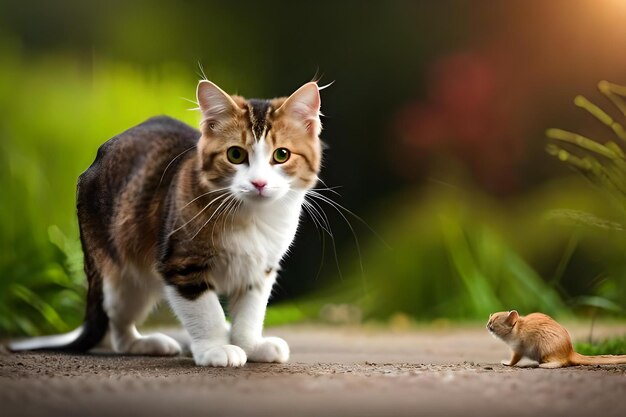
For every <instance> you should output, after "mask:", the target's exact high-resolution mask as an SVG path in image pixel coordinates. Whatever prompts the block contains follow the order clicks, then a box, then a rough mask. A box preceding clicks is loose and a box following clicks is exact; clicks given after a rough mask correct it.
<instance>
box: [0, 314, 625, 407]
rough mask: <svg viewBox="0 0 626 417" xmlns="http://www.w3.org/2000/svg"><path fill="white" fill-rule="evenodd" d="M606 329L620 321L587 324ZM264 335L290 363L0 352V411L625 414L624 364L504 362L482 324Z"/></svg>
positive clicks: (502, 351)
mask: <svg viewBox="0 0 626 417" xmlns="http://www.w3.org/2000/svg"><path fill="white" fill-rule="evenodd" d="M616 332H621V333H622V334H623V333H625V332H626V327H624V326H622V327H619V328H618V327H615V326H613V327H610V328H609V327H605V328H603V329H600V331H599V332H598V334H601V333H605V334H606V333H614V334H615V333H616ZM169 333H170V334H173V335H174V336H176V337H178V338H180V339H184V335H182V334H181V333H177V332H169ZM268 333H272V334H274V335H278V336H282V337H284V338H285V339H286V340H288V341H289V342H290V345H291V348H292V359H291V361H290V363H288V364H284V365H270V364H247V365H246V366H245V367H243V368H239V369H212V368H200V367H196V366H194V364H193V361H192V360H191V359H190V358H188V357H180V358H150V357H130V356H115V355H110V354H107V353H100V354H95V355H94V354H92V355H88V356H65V355H57V354H32V353H30V354H19V355H9V354H3V355H0V415H2V416H6V417H9V416H35V415H41V416H61V415H62V416H87V415H92V416H118V417H119V416H144V415H145V416H148V415H149V416H178V415H180V416H185V417H188V416H196V415H197V416H244V415H267V416H296V415H297V416H323V415H328V416H359V417H364V416H381V415H383V416H405V415H406V416H409V415H411V416H414V415H426V416H447V415H463V416H472V415H480V416H502V415H507V416H537V415H542V416H546V415H564V416H590V415H601V416H624V415H626V401H625V400H624V399H625V398H626V365H625V366H605V367H601V368H599V367H588V368H582V367H577V368H568V369H560V370H544V369H512V368H507V367H504V366H501V365H499V364H498V363H499V361H500V360H501V359H504V358H506V357H507V355H508V352H507V348H506V346H505V345H504V344H502V342H499V341H496V340H494V339H492V338H491V337H489V335H488V334H486V332H485V331H484V330H483V329H482V328H467V329H463V328H455V329H448V330H440V331H436V330H432V329H429V330H422V331H419V330H412V331H409V332H401V333H394V332H389V331H375V330H367V329H345V328H320V327H293V328H279V329H272V330H270V331H268ZM573 335H574V337H577V336H578V337H583V336H584V330H583V329H580V330H576V329H574V332H573Z"/></svg>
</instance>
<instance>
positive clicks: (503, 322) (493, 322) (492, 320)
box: [487, 310, 519, 338]
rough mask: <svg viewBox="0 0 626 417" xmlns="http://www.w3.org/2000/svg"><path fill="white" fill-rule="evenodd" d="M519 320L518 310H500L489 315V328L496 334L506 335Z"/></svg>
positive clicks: (498, 335) (499, 335) (490, 331)
mask: <svg viewBox="0 0 626 417" xmlns="http://www.w3.org/2000/svg"><path fill="white" fill-rule="evenodd" d="M517 320H519V313H518V312H517V311H516V310H511V311H500V312H498V313H493V314H491V315H490V316H489V321H488V322H487V330H488V331H489V333H491V334H492V335H494V336H497V337H500V338H502V337H506V336H507V335H508V334H509V333H511V331H512V330H513V327H515V325H516V324H517Z"/></svg>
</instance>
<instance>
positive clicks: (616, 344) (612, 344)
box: [574, 336, 626, 355]
mask: <svg viewBox="0 0 626 417" xmlns="http://www.w3.org/2000/svg"><path fill="white" fill-rule="evenodd" d="M574 348H575V350H576V352H578V353H581V354H583V355H626V336H618V337H614V338H610V339H606V340H603V341H601V342H598V343H576V344H575V346H574Z"/></svg>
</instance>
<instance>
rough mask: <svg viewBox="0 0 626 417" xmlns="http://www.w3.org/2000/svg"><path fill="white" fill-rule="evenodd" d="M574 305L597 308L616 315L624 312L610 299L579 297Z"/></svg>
mask: <svg viewBox="0 0 626 417" xmlns="http://www.w3.org/2000/svg"><path fill="white" fill-rule="evenodd" d="M574 305H581V306H587V307H595V308H599V309H601V310H606V311H611V312H614V313H619V312H621V311H622V307H621V306H620V305H619V304H617V303H615V302H613V301H611V300H609V299H608V298H604V297H598V296H595V295H590V296H582V297H578V298H576V300H575V301H574Z"/></svg>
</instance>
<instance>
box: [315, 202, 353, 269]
mask: <svg viewBox="0 0 626 417" xmlns="http://www.w3.org/2000/svg"><path fill="white" fill-rule="evenodd" d="M307 194H308V195H311V196H312V197H314V198H317V199H318V200H320V201H324V202H325V203H327V204H329V205H330V206H331V207H332V208H334V209H335V210H336V211H337V213H339V215H340V216H341V217H342V218H343V219H344V221H345V222H346V224H347V225H348V227H349V228H350V231H351V232H352V236H353V237H354V244H355V246H356V251H357V254H358V255H359V266H360V267H361V273H362V272H363V256H362V255H361V245H360V244H359V239H358V237H357V235H356V231H355V230H354V227H353V226H352V223H350V221H349V220H348V218H347V217H346V216H345V215H344V214H343V213H342V212H341V210H340V209H339V208H342V209H344V210H346V211H348V212H350V210H348V209H346V208H345V207H343V206H342V205H341V204H339V203H336V202H335V201H333V200H331V199H330V198H328V197H326V196H325V195H323V194H320V193H318V192H317V191H311V192H309V193H307ZM350 213H352V212H350ZM355 216H356V215H355Z"/></svg>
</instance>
